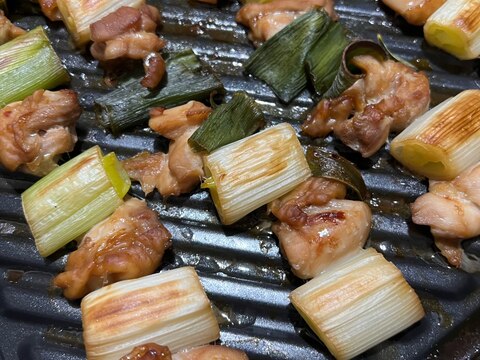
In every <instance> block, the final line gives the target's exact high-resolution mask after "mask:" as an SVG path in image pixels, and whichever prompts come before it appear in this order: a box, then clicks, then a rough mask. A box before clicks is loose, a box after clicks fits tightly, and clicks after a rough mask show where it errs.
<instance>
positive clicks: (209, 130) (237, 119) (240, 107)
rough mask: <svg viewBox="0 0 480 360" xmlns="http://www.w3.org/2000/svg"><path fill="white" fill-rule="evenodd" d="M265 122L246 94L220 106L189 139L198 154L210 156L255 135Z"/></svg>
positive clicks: (238, 94) (239, 95)
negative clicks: (200, 152) (226, 146)
mask: <svg viewBox="0 0 480 360" xmlns="http://www.w3.org/2000/svg"><path fill="white" fill-rule="evenodd" d="M264 123H265V118H264V116H263V113H262V110H261V109H260V107H259V106H258V105H257V103H256V102H255V100H253V99H252V98H251V97H249V96H248V95H247V94H246V93H244V92H237V93H235V94H233V98H232V100H230V101H229V102H228V103H225V104H222V105H220V106H218V107H217V108H216V109H215V110H214V111H213V112H212V113H211V114H210V115H209V117H208V119H207V120H206V121H205V122H204V123H203V124H202V125H201V126H200V127H199V128H198V129H197V130H196V131H195V132H194V133H193V135H192V136H191V137H190V139H188V143H189V145H190V146H192V148H193V149H194V150H196V151H206V152H207V153H210V152H212V151H213V150H215V149H217V148H219V147H220V146H223V145H227V144H229V143H231V142H234V141H236V140H240V139H243V138H244V137H246V136H249V135H252V134H253V133H254V132H255V131H256V130H258V129H259V128H260V127H261V126H262V125H263V124H264Z"/></svg>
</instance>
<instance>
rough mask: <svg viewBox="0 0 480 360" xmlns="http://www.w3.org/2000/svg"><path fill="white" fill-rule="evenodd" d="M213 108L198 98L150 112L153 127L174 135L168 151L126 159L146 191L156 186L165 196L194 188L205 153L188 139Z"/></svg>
mask: <svg viewBox="0 0 480 360" xmlns="http://www.w3.org/2000/svg"><path fill="white" fill-rule="evenodd" d="M210 112H211V109H210V108H209V107H208V106H205V105H203V104H202V103H200V102H197V101H190V102H188V103H187V104H185V105H182V106H178V107H175V108H172V109H168V110H165V109H163V108H155V109H152V110H151V112H150V116H151V118H150V122H149V125H150V127H151V128H152V129H153V130H155V131H156V132H158V133H159V134H160V135H163V136H164V137H166V138H167V139H170V140H171V142H170V145H169V150H168V154H164V153H161V152H159V153H155V154H151V153H148V152H142V153H140V154H138V155H136V156H134V157H132V158H130V159H127V160H125V161H124V162H123V165H124V168H125V170H126V171H127V172H128V175H129V176H130V178H132V179H133V180H136V181H140V183H141V185H142V189H143V191H144V192H145V194H149V193H150V192H152V191H153V189H155V188H157V190H158V191H159V192H160V194H162V195H163V196H171V195H174V196H177V195H180V194H183V193H187V192H190V191H192V190H193V189H194V188H195V187H196V186H197V185H198V184H199V183H200V180H201V178H202V177H203V175H204V173H203V161H202V157H201V156H200V155H199V154H197V153H195V152H193V151H192V149H191V148H190V145H188V139H189V138H190V136H192V134H193V133H194V132H195V130H197V128H198V127H199V126H200V124H201V123H202V122H203V121H204V120H205V119H206V118H207V117H208V115H209V114H210Z"/></svg>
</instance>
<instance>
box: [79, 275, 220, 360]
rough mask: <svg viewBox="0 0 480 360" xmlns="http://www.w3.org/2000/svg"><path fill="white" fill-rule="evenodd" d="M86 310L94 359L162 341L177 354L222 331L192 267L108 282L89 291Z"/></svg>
mask: <svg viewBox="0 0 480 360" xmlns="http://www.w3.org/2000/svg"><path fill="white" fill-rule="evenodd" d="M81 308H82V322H83V338H84V342H85V348H86V351H87V357H88V359H89V360H95V359H99V360H100V359H101V360H118V359H120V358H121V357H122V356H123V355H126V354H128V353H129V352H130V351H131V350H132V349H133V348H134V347H135V346H139V345H142V344H145V343H157V344H162V345H163V346H168V347H169V349H170V351H172V352H176V351H178V350H180V349H183V348H188V347H193V346H198V345H204V344H207V343H209V342H211V341H214V340H216V339H218V337H219V335H220V333H219V327H218V323H217V320H216V319H215V315H214V313H213V311H212V308H211V306H210V302H209V300H208V298H207V295H206V294H205V291H204V290H203V287H202V284H201V283H200V279H199V278H198V275H197V273H196V272H195V270H194V269H193V268H191V267H183V268H178V269H175V270H170V271H166V272H163V273H159V274H153V275H149V276H145V277H143V278H140V279H135V280H125V281H120V282H118V283H115V284H113V285H109V286H106V287H104V288H101V289H99V290H96V291H94V292H92V293H90V294H89V295H87V296H86V297H85V298H84V299H83V300H82V304H81Z"/></svg>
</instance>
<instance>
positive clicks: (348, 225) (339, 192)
mask: <svg viewBox="0 0 480 360" xmlns="http://www.w3.org/2000/svg"><path fill="white" fill-rule="evenodd" d="M345 194H346V189H345V185H343V184H340V183H338V182H336V181H334V180H327V179H323V178H313V177H312V178H310V179H308V180H307V181H306V182H305V183H303V184H301V185H300V186H299V187H297V188H296V189H294V190H293V191H292V192H290V193H289V194H287V195H285V196H284V197H282V198H280V199H278V200H275V201H273V202H272V203H271V204H270V210H271V211H272V213H273V214H274V215H275V216H276V217H277V218H278V219H279V222H276V223H274V224H273V225H272V230H273V232H274V233H275V234H276V235H277V237H278V239H279V243H280V249H281V250H282V252H283V254H284V255H285V257H286V258H287V260H288V262H289V264H290V266H291V267H292V271H293V273H294V274H295V275H296V276H298V277H299V278H302V279H310V278H313V277H315V276H316V275H318V274H319V273H321V272H322V271H323V269H325V267H326V266H328V265H329V264H331V263H332V262H333V261H335V260H337V259H339V258H341V257H344V256H347V255H348V254H351V253H353V252H355V251H356V250H358V249H360V248H361V247H362V246H363V245H364V244H365V241H366V240H367V238H368V235H369V232H370V226H371V217H372V215H371V211H370V208H369V207H368V206H367V205H366V204H365V203H363V202H361V201H351V200H341V199H342V198H343V197H344V196H345Z"/></svg>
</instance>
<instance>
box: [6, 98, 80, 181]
mask: <svg viewBox="0 0 480 360" xmlns="http://www.w3.org/2000/svg"><path fill="white" fill-rule="evenodd" d="M81 113H82V109H81V108H80V104H79V102H78V99H77V94H76V93H75V92H74V91H72V90H60V91H45V90H38V91H36V92H34V93H33V94H32V95H31V96H29V97H27V98H26V99H25V100H23V101H21V102H20V101H18V102H14V103H11V104H9V105H7V106H5V107H4V108H3V109H1V110H0V163H1V164H2V165H3V166H4V167H5V168H7V169H8V170H10V171H16V170H21V171H23V172H27V173H31V174H34V175H38V176H43V175H46V174H48V173H49V172H50V171H52V170H53V169H54V168H55V167H57V166H58V165H57V161H58V159H59V157H60V155H61V154H63V153H66V152H69V151H72V150H73V147H74V145H75V142H76V141H77V135H76V132H75V123H76V122H77V120H78V118H79V117H80V114H81Z"/></svg>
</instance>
